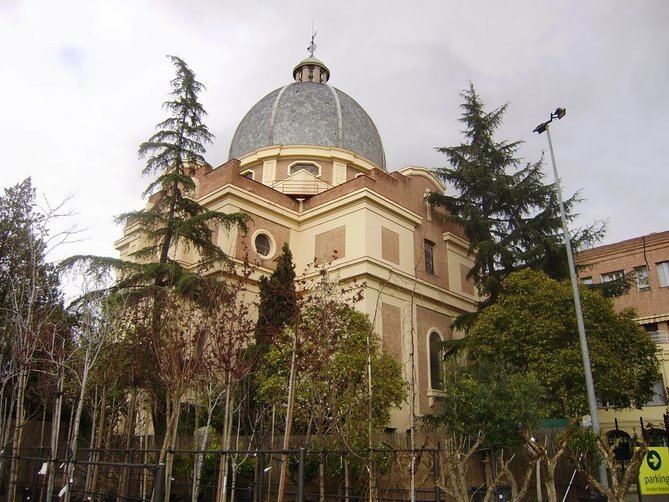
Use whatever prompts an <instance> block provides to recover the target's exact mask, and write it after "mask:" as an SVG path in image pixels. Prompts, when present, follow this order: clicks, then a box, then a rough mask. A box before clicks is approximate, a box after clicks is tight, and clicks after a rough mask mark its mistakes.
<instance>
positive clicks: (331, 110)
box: [230, 56, 386, 170]
mask: <svg viewBox="0 0 669 502" xmlns="http://www.w3.org/2000/svg"><path fill="white" fill-rule="evenodd" d="M293 77H294V78H295V79H296V81H295V82H292V83H290V84H288V85H285V86H284V87H281V88H280V89H276V90H274V91H272V92H270V93H269V94H268V95H267V96H265V97H264V98H262V99H261V100H260V101H258V102H257V103H256V104H255V105H253V107H252V108H251V109H250V110H249V112H248V113H247V114H246V115H245V116H244V118H243V119H242V121H241V122H240V123H239V126H238V127H237V130H236V131H235V135H234V136H233V138H232V143H231V145H230V158H239V157H241V156H243V155H245V154H247V153H250V152H252V151H254V150H256V149H258V148H262V147H266V146H271V145H310V146H311V145H313V146H325V147H337V148H343V149H345V150H350V151H352V152H353V153H356V154H358V155H360V156H361V157H364V158H365V159H367V160H369V161H371V162H372V163H374V164H376V165H377V166H379V167H380V168H381V169H384V170H385V168H386V159H385V154H384V151H383V145H382V143H381V137H380V136H379V133H378V131H377V130H376V126H375V125H374V122H372V119H371V118H370V117H369V115H367V112H365V110H364V109H363V108H362V107H361V106H360V105H359V104H358V103H357V102H356V101H355V100H354V99H353V98H351V97H350V96H349V95H348V94H346V93H344V92H342V91H340V90H339V89H336V88H335V87H332V86H331V85H329V84H328V83H327V80H328V79H329V77H330V71H329V69H328V68H327V66H325V64H323V63H322V62H321V61H320V60H318V59H316V58H314V57H313V56H312V57H309V58H307V59H305V60H304V61H302V62H300V63H299V64H298V65H297V66H296V67H295V69H294V70H293Z"/></svg>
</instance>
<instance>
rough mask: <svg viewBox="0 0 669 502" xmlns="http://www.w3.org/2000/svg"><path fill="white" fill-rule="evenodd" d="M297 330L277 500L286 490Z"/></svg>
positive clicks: (293, 396) (278, 501)
mask: <svg viewBox="0 0 669 502" xmlns="http://www.w3.org/2000/svg"><path fill="white" fill-rule="evenodd" d="M297 336H298V335H297V330H295V336H294V338H293V355H292V357H291V360H290V379H289V381H288V407H287V409H286V429H285V431H284V433H283V450H284V453H283V454H282V455H281V470H280V472H279V490H278V494H277V502H283V498H284V494H285V491H286V478H287V475H288V454H287V453H285V451H286V450H288V448H289V447H290V436H291V434H292V431H293V408H294V407H295V385H296V383H295V379H296V377H297V375H296V371H297Z"/></svg>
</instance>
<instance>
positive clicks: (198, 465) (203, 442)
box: [191, 405, 214, 502]
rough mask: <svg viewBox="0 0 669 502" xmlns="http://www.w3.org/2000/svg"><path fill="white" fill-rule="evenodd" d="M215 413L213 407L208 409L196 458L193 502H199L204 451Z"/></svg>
mask: <svg viewBox="0 0 669 502" xmlns="http://www.w3.org/2000/svg"><path fill="white" fill-rule="evenodd" d="M213 413H214V410H213V408H212V406H211V405H209V406H208V407H207V425H206V428H205V430H204V434H202V440H201V441H200V445H199V450H200V451H199V452H198V453H197V455H196V457H195V466H194V468H193V490H192V495H191V502H197V497H198V495H199V494H200V477H201V475H202V473H201V471H202V463H203V460H204V453H202V450H204V449H205V448H206V447H207V441H208V439H209V427H211V416H212V414H213Z"/></svg>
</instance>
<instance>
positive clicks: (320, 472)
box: [318, 452, 325, 502]
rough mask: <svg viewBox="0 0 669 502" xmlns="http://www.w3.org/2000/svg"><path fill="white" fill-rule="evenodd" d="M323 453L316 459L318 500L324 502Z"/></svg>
mask: <svg viewBox="0 0 669 502" xmlns="http://www.w3.org/2000/svg"><path fill="white" fill-rule="evenodd" d="M324 455H325V453H324V452H321V453H320V455H319V457H318V500H319V501H320V502H325V456H324Z"/></svg>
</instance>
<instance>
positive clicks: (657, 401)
mask: <svg viewBox="0 0 669 502" xmlns="http://www.w3.org/2000/svg"><path fill="white" fill-rule="evenodd" d="M665 404H667V396H666V390H665V388H664V382H663V381H662V377H660V379H659V380H658V381H657V382H655V385H653V397H651V398H650V401H648V402H647V403H646V406H664V405H665Z"/></svg>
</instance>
